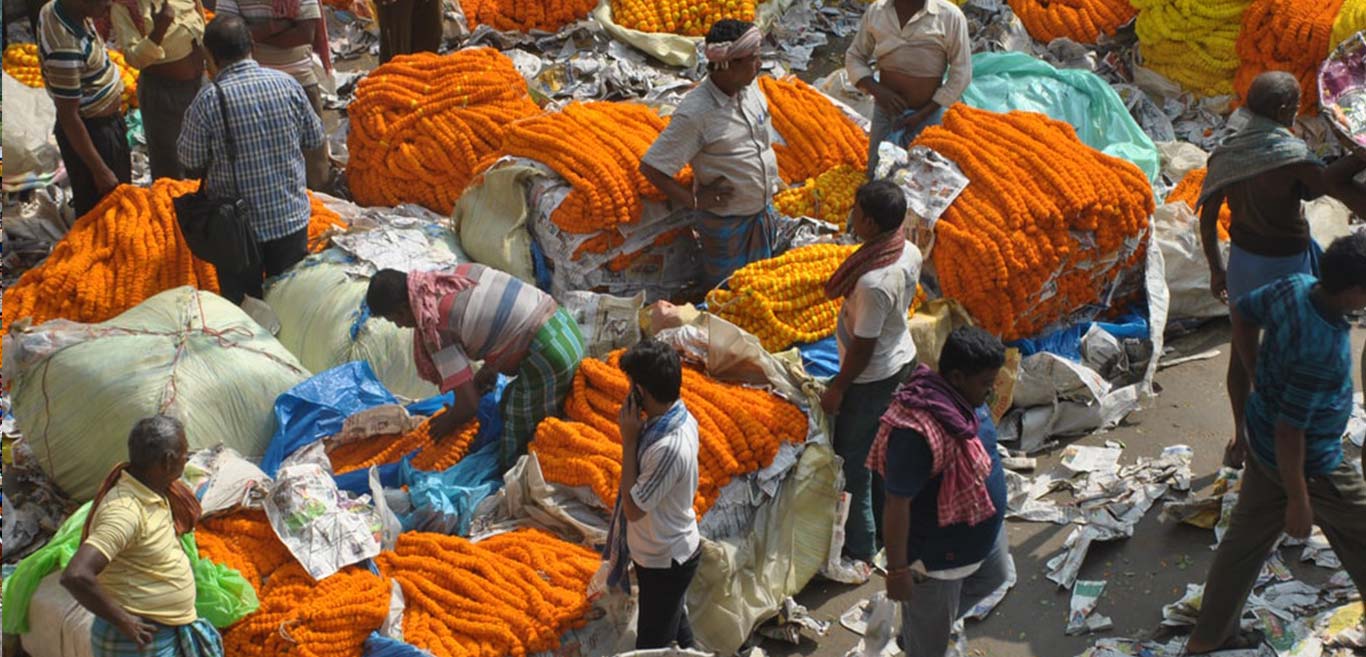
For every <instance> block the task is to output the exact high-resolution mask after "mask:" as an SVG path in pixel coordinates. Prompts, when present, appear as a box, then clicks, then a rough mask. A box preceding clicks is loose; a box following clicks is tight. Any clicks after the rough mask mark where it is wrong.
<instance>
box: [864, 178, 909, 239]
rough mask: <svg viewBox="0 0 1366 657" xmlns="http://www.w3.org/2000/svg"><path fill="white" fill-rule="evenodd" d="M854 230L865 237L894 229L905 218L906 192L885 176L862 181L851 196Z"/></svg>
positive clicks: (899, 226) (870, 237)
mask: <svg viewBox="0 0 1366 657" xmlns="http://www.w3.org/2000/svg"><path fill="white" fill-rule="evenodd" d="M851 219H852V222H853V227H854V234H855V235H858V237H859V239H861V240H864V241H867V240H869V239H872V238H874V237H877V236H878V235H881V234H883V233H885V232H888V231H892V230H898V229H900V228H901V224H902V223H903V222H904V221H905V220H906V195H905V194H904V193H903V192H902V191H901V188H900V187H897V186H896V184H895V183H893V182H891V181H889V180H874V181H873V182H870V183H864V185H863V186H862V187H859V188H858V193H857V194H855V196H854V212H853V216H852V217H851Z"/></svg>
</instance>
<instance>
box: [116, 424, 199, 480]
mask: <svg viewBox="0 0 1366 657" xmlns="http://www.w3.org/2000/svg"><path fill="white" fill-rule="evenodd" d="M189 452H190V444H189V443H188V442H187V441H186V440H185V426H184V425H182V424H181V423H180V421H179V420H177V419H175V418H173V417H170V416H166V415H153V416H152V417H149V418H145V419H142V420H139V421H138V423H137V424H135V425H133V430H132V431H131V432H130V433H129V434H128V464H129V466H130V468H131V469H132V470H133V472H134V473H136V474H137V476H138V478H139V479H142V480H143V483H145V484H147V485H148V486H150V487H152V488H154V489H155V490H157V492H165V491H166V490H168V489H169V488H170V487H171V484H173V483H175V481H176V480H177V479H179V478H180V475H182V474H184V473H185V463H186V461H188V460H189Z"/></svg>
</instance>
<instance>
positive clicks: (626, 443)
mask: <svg viewBox="0 0 1366 657" xmlns="http://www.w3.org/2000/svg"><path fill="white" fill-rule="evenodd" d="M644 425H645V421H644V420H642V419H641V417H640V404H638V403H637V402H636V396H635V395H633V394H627V395H626V401H624V402H622V404H621V412H620V413H618V414H617V428H618V429H619V430H621V444H622V447H623V448H629V451H631V452H634V451H635V446H636V440H637V439H639V438H640V429H641V427H643V426H644Z"/></svg>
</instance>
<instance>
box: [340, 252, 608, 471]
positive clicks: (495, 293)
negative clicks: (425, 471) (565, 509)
mask: <svg viewBox="0 0 1366 657" xmlns="http://www.w3.org/2000/svg"><path fill="white" fill-rule="evenodd" d="M365 303H366V305H367V306H368V307H369V308H370V312H371V313H372V314H373V315H375V316H376V317H382V318H384V319H387V320H389V321H391V322H393V323H395V324H397V325H399V326H400V327H403V328H411V329H416V335H414V336H413V358H414V360H415V361H416V362H417V370H418V373H419V374H420V375H422V378H424V379H426V380H427V381H430V382H432V383H434V384H436V385H438V386H440V388H441V392H443V393H449V392H454V393H455V399H454V401H452V402H451V403H450V405H448V406H447V407H446V410H445V412H443V413H441V414H439V415H437V416H436V418H435V419H433V420H432V437H433V438H435V439H437V440H440V439H442V438H444V437H446V436H449V435H451V434H453V433H455V431H456V430H458V429H459V428H460V427H461V426H463V425H464V424H465V423H466V422H468V421H469V420H470V418H473V417H474V413H475V411H476V410H478V407H479V395H480V393H481V392H483V390H485V389H486V388H487V387H488V386H489V385H490V384H492V383H493V379H494V377H495V376H496V375H497V374H498V373H499V372H503V373H505V374H511V375H514V376H515V377H516V378H515V379H514V380H513V382H512V383H511V384H510V385H509V386H508V388H507V390H506V392H505V393H504V395H503V401H502V415H503V439H502V451H501V459H502V463H503V467H504V468H509V467H512V465H513V464H514V463H516V461H517V458H518V457H520V456H521V455H522V454H523V453H525V452H526V446H527V443H528V442H530V441H531V437H532V436H533V435H534V434H535V433H536V425H538V424H540V423H541V420H543V419H545V418H546V417H549V416H551V415H554V414H556V413H558V412H559V411H560V407H561V406H563V405H564V398H565V397H566V396H567V395H568V394H569V388H570V386H571V384H572V383H573V381H574V373H575V372H577V371H578V369H579V361H581V360H583V353H584V352H583V336H581V335H580V334H579V327H578V324H575V323H574V318H573V317H570V316H569V313H567V312H565V311H564V309H562V308H560V307H559V304H557V303H555V300H554V299H552V298H551V297H550V295H548V294H546V293H544V292H542V291H540V290H538V289H536V288H535V287H532V286H530V285H527V284H526V283H523V282H522V281H521V280H519V279H517V278H516V277H514V276H510V275H508V274H505V273H503V272H501V271H498V270H497V269H493V268H491V267H485V266H483V265H475V264H466V265H460V266H458V267H456V268H455V269H454V270H452V271H449V272H444V273H441V272H413V273H411V274H405V273H403V272H401V271H397V270H394V269H384V270H380V271H379V272H378V273H376V274H375V276H374V278H372V279H370V287H369V289H368V290H367V291H366V293H365ZM476 360H482V361H484V364H483V367H481V368H480V369H479V373H478V375H477V376H476V375H475V373H474V368H473V365H472V364H473V361H476Z"/></svg>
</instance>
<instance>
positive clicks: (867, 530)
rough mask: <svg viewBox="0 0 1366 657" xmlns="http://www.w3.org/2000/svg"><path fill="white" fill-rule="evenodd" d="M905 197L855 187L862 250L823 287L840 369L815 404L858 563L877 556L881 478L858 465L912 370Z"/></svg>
mask: <svg viewBox="0 0 1366 657" xmlns="http://www.w3.org/2000/svg"><path fill="white" fill-rule="evenodd" d="M905 217H906V197H905V196H904V195H903V194H902V192H901V189H900V188H898V187H897V186H896V185H894V184H892V183H890V182H888V181H885V180H880V181H874V182H871V183H868V184H866V185H864V186H862V187H860V188H859V190H858V194H857V196H856V199H855V204H854V212H853V216H852V218H851V222H852V226H853V229H854V234H855V235H857V236H858V237H859V239H860V240H861V241H862V242H863V245H862V246H861V247H859V249H858V250H857V251H855V252H854V253H853V254H852V255H850V256H849V258H848V259H847V260H845V262H844V263H843V264H842V265H840V268H839V270H838V271H836V272H835V275H834V276H832V277H831V278H830V280H829V281H828V282H827V283H826V286H825V293H826V296H828V297H829V298H831V299H838V298H841V297H842V298H843V299H844V306H843V307H842V308H841V309H840V313H839V321H838V324H837V326H836V331H835V335H836V339H837V341H838V343H839V353H840V371H839V373H838V374H836V375H835V377H834V378H833V379H831V380H830V382H829V383H828V384H827V385H826V390H825V394H824V395H822V396H821V407H822V408H824V409H825V412H827V413H830V414H833V415H834V416H835V440H834V443H835V453H837V454H839V455H840V456H841V457H843V458H844V482H845V484H844V485H845V490H846V491H848V493H849V496H850V500H849V518H848V520H847V521H846V522H845V543H844V545H845V553H846V554H847V555H848V556H850V557H852V558H854V559H859V560H862V561H868V560H871V559H872V557H873V555H874V554H875V553H876V552H877V551H878V536H879V535H880V533H881V525H882V523H881V522H880V516H881V511H882V481H881V479H880V478H879V477H876V476H875V475H874V474H873V473H871V472H869V471H868V468H867V467H865V466H864V462H865V461H866V460H867V458H868V449H869V448H870V447H871V446H872V444H873V438H874V436H875V435H876V434H877V429H878V419H879V418H881V417H882V413H883V412H884V411H886V410H887V405H888V404H889V403H890V402H891V399H892V393H894V392H896V389H897V386H899V385H901V383H902V382H903V381H905V380H906V377H907V376H908V375H909V374H910V372H911V370H912V369H913V368H914V365H915V361H916V358H915V355H916V354H915V343H914V342H912V341H911V334H910V328H909V327H908V326H907V324H906V315H907V313H908V312H909V311H910V308H911V303H912V302H913V301H914V300H915V290H916V283H917V282H918V281H919V279H920V263H921V255H920V249H918V248H916V247H915V245H914V244H911V243H909V242H907V241H906V238H905V236H904V233H903V232H902V222H903V221H904V220H905Z"/></svg>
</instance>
